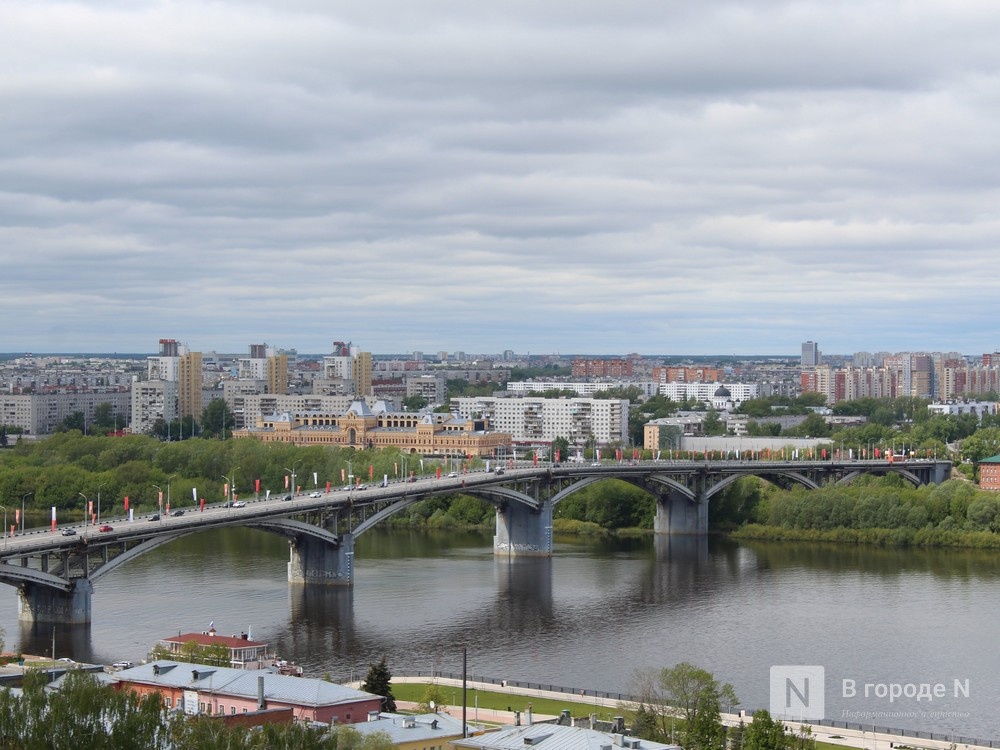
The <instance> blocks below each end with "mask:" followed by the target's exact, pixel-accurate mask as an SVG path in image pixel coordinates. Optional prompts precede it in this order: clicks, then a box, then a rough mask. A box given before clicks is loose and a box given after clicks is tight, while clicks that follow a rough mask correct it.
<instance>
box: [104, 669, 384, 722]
mask: <svg viewBox="0 0 1000 750" xmlns="http://www.w3.org/2000/svg"><path fill="white" fill-rule="evenodd" d="M114 677H115V681H116V686H117V687H118V688H119V689H126V688H127V689H129V690H132V691H134V692H136V693H138V694H139V695H147V694H149V693H158V694H159V695H160V696H161V697H162V698H163V703H164V706H165V707H166V708H168V709H178V710H182V711H184V712H185V713H188V714H205V715H211V716H223V715H225V716H233V715H237V714H243V713H251V712H254V711H263V710H269V709H291V711H292V717H293V718H295V719H297V720H302V721H314V722H322V723H324V724H331V723H338V724H353V723H356V722H362V721H367V719H368V715H369V713H370V712H372V711H378V710H380V709H381V707H382V700H383V698H382V696H380V695H373V694H372V693H365V692H362V691H361V690H355V689H354V688H350V687H345V686H344V685H337V684H336V683H333V682H327V681H325V680H317V679H311V678H306V677H293V676H290V675H284V674H278V673H277V672H276V671H274V670H270V669H258V670H248V669H233V668H230V667H213V666H206V665H204V664H190V663H187V662H177V661H169V660H158V661H154V662H150V663H149V664H142V665H140V666H138V667H132V668H131V669H123V670H121V671H120V672H117V673H115V675H114Z"/></svg>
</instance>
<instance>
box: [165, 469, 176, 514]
mask: <svg viewBox="0 0 1000 750" xmlns="http://www.w3.org/2000/svg"><path fill="white" fill-rule="evenodd" d="M176 476H177V475H176V474H171V475H170V476H169V477H167V507H168V508H169V507H170V480H171V479H173V478H174V477H176Z"/></svg>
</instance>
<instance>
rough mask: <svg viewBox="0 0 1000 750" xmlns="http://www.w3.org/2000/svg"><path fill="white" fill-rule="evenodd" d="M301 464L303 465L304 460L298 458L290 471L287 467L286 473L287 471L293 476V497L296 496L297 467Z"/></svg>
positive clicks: (293, 462)
mask: <svg viewBox="0 0 1000 750" xmlns="http://www.w3.org/2000/svg"><path fill="white" fill-rule="evenodd" d="M300 463H302V459H301V458H297V459H295V460H294V461H292V468H290V469H289V468H288V467H287V466H286V467H285V471H287V472H288V473H289V474H291V475H292V495H293V496H294V495H295V467H296V466H298V465H299V464H300Z"/></svg>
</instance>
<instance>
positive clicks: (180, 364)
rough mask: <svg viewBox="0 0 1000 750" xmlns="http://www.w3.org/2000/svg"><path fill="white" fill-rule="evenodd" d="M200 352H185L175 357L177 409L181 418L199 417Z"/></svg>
mask: <svg viewBox="0 0 1000 750" xmlns="http://www.w3.org/2000/svg"><path fill="white" fill-rule="evenodd" d="M201 386H202V378H201V352H190V351H189V352H186V353H185V354H182V355H180V356H179V357H178V358H177V411H178V413H179V414H180V416H181V418H184V417H194V418H195V419H201V412H202V407H201V391H202V387H201Z"/></svg>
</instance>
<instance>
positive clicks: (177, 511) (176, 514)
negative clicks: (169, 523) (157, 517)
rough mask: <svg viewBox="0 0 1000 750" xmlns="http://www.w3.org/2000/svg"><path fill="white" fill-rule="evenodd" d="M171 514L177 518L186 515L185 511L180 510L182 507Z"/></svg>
mask: <svg viewBox="0 0 1000 750" xmlns="http://www.w3.org/2000/svg"><path fill="white" fill-rule="evenodd" d="M170 515H172V516H173V517H174V518H177V517H178V516H183V515H184V511H183V510H180V509H177V510H175V511H174V512H173V513H171V514H170Z"/></svg>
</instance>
